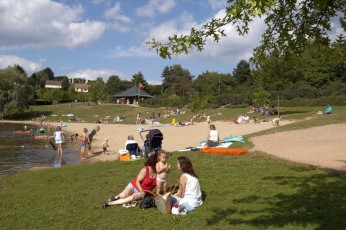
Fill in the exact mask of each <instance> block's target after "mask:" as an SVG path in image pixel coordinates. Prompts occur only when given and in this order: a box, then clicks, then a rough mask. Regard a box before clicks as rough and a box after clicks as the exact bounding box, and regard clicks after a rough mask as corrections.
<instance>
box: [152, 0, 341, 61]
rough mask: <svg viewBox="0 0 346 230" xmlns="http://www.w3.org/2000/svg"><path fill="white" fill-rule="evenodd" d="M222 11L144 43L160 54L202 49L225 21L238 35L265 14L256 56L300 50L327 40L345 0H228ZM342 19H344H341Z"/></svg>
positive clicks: (222, 31)
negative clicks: (220, 14)
mask: <svg viewBox="0 0 346 230" xmlns="http://www.w3.org/2000/svg"><path fill="white" fill-rule="evenodd" d="M227 2H228V4H229V5H228V6H227V7H226V9H225V14H224V16H223V17H221V18H213V19H211V20H210V21H209V22H207V23H206V24H204V25H203V26H202V27H201V28H198V29H196V28H192V29H191V31H190V33H189V34H187V35H178V34H175V35H173V36H171V37H168V41H167V42H166V41H157V40H156V39H155V38H152V40H151V41H148V42H147V44H149V45H150V46H151V48H153V49H156V51H157V53H158V54H159V55H160V56H161V57H162V58H170V57H171V55H172V54H175V55H178V54H181V53H188V52H189V49H192V48H196V49H197V50H198V51H202V50H203V49H204V46H205V44H206V41H207V39H208V38H211V39H213V40H214V41H215V42H219V41H220V39H221V38H222V37H225V36H227V35H226V34H225V26H226V25H235V26H236V29H237V32H238V34H239V35H245V34H247V33H248V31H249V23H250V22H251V21H253V20H254V19H256V18H259V17H261V18H264V19H265V20H264V21H265V23H266V25H267V28H266V30H265V32H264V33H263V35H262V40H261V45H260V47H258V48H257V52H256V53H257V58H259V59H260V57H262V56H263V55H267V54H268V53H270V52H272V51H273V50H279V51H280V53H292V52H293V53H299V52H301V51H302V50H304V47H305V46H306V45H307V44H309V43H310V42H311V41H319V42H321V43H323V44H327V43H328V42H329V38H328V35H327V31H330V29H331V19H332V18H333V17H334V16H336V15H337V13H340V14H341V17H342V18H345V11H346V0H329V1H327V0H228V1H227ZM341 22H344V21H343V20H341Z"/></svg>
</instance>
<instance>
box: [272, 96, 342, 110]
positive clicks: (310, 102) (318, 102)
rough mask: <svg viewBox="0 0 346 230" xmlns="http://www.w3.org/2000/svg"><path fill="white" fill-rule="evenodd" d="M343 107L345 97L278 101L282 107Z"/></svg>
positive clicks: (273, 103) (273, 102)
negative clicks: (327, 105)
mask: <svg viewBox="0 0 346 230" xmlns="http://www.w3.org/2000/svg"><path fill="white" fill-rule="evenodd" d="M270 104H272V105H276V104H277V101H271V103H270ZM326 104H330V105H332V106H344V105H345V104H346V95H343V96H325V97H319V98H314V99H308V98H294V99H292V100H280V106H282V107H299V106H325V105H326Z"/></svg>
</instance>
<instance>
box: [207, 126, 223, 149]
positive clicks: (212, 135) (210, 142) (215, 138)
mask: <svg viewBox="0 0 346 230" xmlns="http://www.w3.org/2000/svg"><path fill="white" fill-rule="evenodd" d="M209 127H210V130H209V133H208V137H207V144H206V147H215V146H218V145H219V142H220V137H219V132H218V131H217V130H216V128H215V125H210V126H209Z"/></svg>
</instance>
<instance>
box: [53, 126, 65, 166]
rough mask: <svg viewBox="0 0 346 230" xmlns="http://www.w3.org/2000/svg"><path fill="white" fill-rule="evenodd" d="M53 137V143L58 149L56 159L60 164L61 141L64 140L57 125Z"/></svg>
mask: <svg viewBox="0 0 346 230" xmlns="http://www.w3.org/2000/svg"><path fill="white" fill-rule="evenodd" d="M54 139H55V144H56V147H57V150H58V161H59V163H60V165H61V163H62V143H63V142H64V133H63V131H62V130H61V127H60V126H58V127H56V130H55V132H54Z"/></svg>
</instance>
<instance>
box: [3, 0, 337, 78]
mask: <svg viewBox="0 0 346 230" xmlns="http://www.w3.org/2000/svg"><path fill="white" fill-rule="evenodd" d="M226 2H227V1H226V0H120V1H119V0H118V1H114V0H56V1H52V0H0V69H3V68H6V67H7V66H13V65H14V64H19V65H20V66H22V67H24V68H25V69H26V71H27V72H28V74H29V75H31V74H32V73H33V72H36V71H39V70H41V69H44V68H47V67H50V68H51V69H52V70H53V72H54V74H55V76H61V75H66V76H68V77H70V78H73V77H82V78H85V79H87V80H93V79H96V78H97V77H103V79H104V81H107V79H108V77H109V76H111V75H114V74H115V75H118V76H119V77H120V78H121V79H127V80H130V79H131V78H132V76H133V75H134V74H136V73H138V72H139V71H140V72H142V74H143V75H144V78H145V79H146V80H147V81H148V82H149V83H151V84H160V83H161V73H162V71H163V69H164V67H165V66H171V65H175V64H179V65H181V66H182V67H183V68H184V69H188V70H189V71H190V73H191V74H192V75H194V76H195V77H197V76H198V75H200V74H202V73H203V72H205V71H216V72H220V73H232V72H233V69H234V68H235V67H236V65H237V64H238V62H239V61H240V60H242V59H245V60H248V58H249V57H251V53H252V50H253V48H255V47H256V46H258V44H259V41H260V38H261V34H262V32H263V31H264V29H265V26H264V24H263V22H262V21H261V20H256V21H254V22H253V23H252V24H251V26H250V33H249V34H248V35H247V36H246V37H240V36H238V35H237V34H236V32H235V29H234V28H232V27H231V26H226V27H225V31H226V33H227V38H223V39H222V40H221V42H219V43H214V42H213V41H211V40H210V41H207V46H206V47H205V50H204V51H203V52H197V51H194V50H192V51H190V53H189V54H188V55H179V56H172V59H162V58H160V57H159V56H158V55H157V54H156V51H155V50H149V48H150V47H149V46H148V45H146V44H145V42H146V41H149V40H151V38H152V37H155V38H156V39H157V40H160V41H165V40H166V39H167V37H168V36H170V35H173V34H184V33H187V32H188V31H190V29H191V27H195V28H199V27H200V25H202V24H204V23H205V22H206V21H207V20H210V19H212V18H215V17H220V16H222V15H223V13H224V8H225V6H226ZM334 33H336V34H340V33H342V31H341V29H340V28H339V29H338V28H337V29H334Z"/></svg>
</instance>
